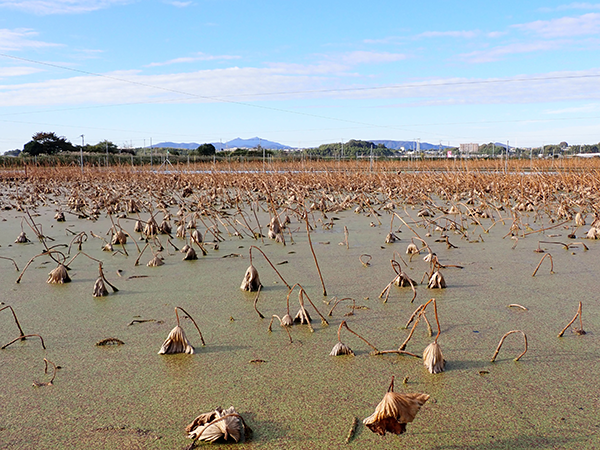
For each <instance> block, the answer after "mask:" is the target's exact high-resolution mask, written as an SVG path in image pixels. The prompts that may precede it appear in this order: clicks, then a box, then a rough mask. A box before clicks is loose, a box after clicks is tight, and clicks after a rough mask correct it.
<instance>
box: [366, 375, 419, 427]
mask: <svg viewBox="0 0 600 450" xmlns="http://www.w3.org/2000/svg"><path fill="white" fill-rule="evenodd" d="M427 400H429V395H427V394H398V393H396V392H394V377H392V382H391V384H390V387H389V388H388V391H387V393H386V394H385V395H384V397H383V400H381V402H380V403H379V404H378V405H377V407H376V408H375V412H374V413H373V414H371V415H370V416H369V417H367V418H366V419H364V420H363V423H364V424H365V425H366V426H367V427H368V428H369V429H370V430H371V431H372V432H373V433H377V434H379V435H380V436H385V434H386V432H388V433H393V434H402V433H404V432H405V431H406V425H407V424H408V423H410V422H412V421H413V420H414V419H415V417H416V415H417V413H418V412H419V410H420V409H421V406H423V405H424V404H425V402H427Z"/></svg>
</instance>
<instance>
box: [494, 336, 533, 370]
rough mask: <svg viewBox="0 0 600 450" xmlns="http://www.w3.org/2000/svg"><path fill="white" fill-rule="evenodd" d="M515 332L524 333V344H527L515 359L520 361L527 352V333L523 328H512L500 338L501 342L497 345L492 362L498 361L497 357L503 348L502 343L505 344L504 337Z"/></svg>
mask: <svg viewBox="0 0 600 450" xmlns="http://www.w3.org/2000/svg"><path fill="white" fill-rule="evenodd" d="M513 333H521V334H522V335H523V341H524V344H525V350H523V352H522V353H521V354H520V355H519V356H517V357H516V358H515V359H514V360H515V361H518V360H519V359H521V357H522V356H523V355H524V354H525V353H527V335H526V334H525V333H524V332H523V331H521V330H512V331H509V332H508V333H505V334H504V336H502V337H501V338H500V342H499V343H498V347H496V351H495V352H494V355H493V356H492V359H491V360H490V362H494V361H496V357H497V356H498V353H500V349H501V348H502V344H504V339H506V338H507V337H508V336H510V335H511V334H513Z"/></svg>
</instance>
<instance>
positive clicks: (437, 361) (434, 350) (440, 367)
mask: <svg viewBox="0 0 600 450" xmlns="http://www.w3.org/2000/svg"><path fill="white" fill-rule="evenodd" d="M423 364H424V365H425V367H427V370H429V373H441V372H443V371H444V368H445V367H446V361H445V360H444V355H442V349H441V348H440V346H439V344H438V343H437V342H432V343H431V344H429V345H428V346H427V347H426V348H425V350H424V351H423Z"/></svg>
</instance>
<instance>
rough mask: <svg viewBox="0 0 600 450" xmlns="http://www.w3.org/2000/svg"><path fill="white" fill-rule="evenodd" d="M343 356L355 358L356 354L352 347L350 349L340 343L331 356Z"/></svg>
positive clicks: (333, 349)
mask: <svg viewBox="0 0 600 450" xmlns="http://www.w3.org/2000/svg"><path fill="white" fill-rule="evenodd" d="M341 355H352V356H354V352H353V351H352V349H351V348H350V347H348V346H347V345H346V344H344V343H343V342H338V343H337V344H335V345H334V346H333V348H332V349H331V352H330V353H329V356H341Z"/></svg>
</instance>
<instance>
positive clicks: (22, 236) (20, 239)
mask: <svg viewBox="0 0 600 450" xmlns="http://www.w3.org/2000/svg"><path fill="white" fill-rule="evenodd" d="M28 242H31V241H30V240H29V239H27V235H26V234H25V232H24V231H21V233H20V234H19V235H18V236H17V239H15V244H26V243H28Z"/></svg>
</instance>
